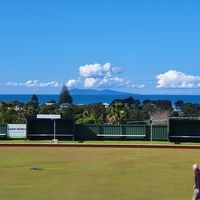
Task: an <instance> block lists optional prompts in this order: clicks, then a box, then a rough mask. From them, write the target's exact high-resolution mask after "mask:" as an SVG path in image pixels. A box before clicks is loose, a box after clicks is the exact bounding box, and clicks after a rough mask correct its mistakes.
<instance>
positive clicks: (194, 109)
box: [182, 103, 200, 117]
mask: <svg viewBox="0 0 200 200" xmlns="http://www.w3.org/2000/svg"><path fill="white" fill-rule="evenodd" d="M182 116H183V117H199V116H200V104H192V103H185V104H183V106H182Z"/></svg>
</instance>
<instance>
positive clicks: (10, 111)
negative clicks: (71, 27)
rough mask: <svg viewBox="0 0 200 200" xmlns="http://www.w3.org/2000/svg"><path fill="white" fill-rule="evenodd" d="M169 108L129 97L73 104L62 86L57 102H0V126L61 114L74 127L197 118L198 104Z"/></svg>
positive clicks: (164, 102) (159, 102)
mask: <svg viewBox="0 0 200 200" xmlns="http://www.w3.org/2000/svg"><path fill="white" fill-rule="evenodd" d="M175 107H176V109H177V110H176V109H173V106H172V103H171V101H169V100H157V101H152V100H144V101H143V102H140V101H139V100H136V99H134V98H133V97H128V98H125V99H115V100H113V101H112V103H111V104H110V105H109V106H108V107H105V106H104V105H103V104H102V103H93V104H89V105H75V104H73V99H72V97H71V95H70V94H69V91H68V89H67V87H66V86H63V88H62V91H61V93H60V96H59V101H58V102H56V101H55V100H51V101H49V102H48V103H47V104H39V102H38V98H37V96H36V95H33V96H32V98H31V100H30V101H29V102H27V103H22V102H19V101H12V102H3V101H2V102H0V124H5V123H26V119H27V118H28V117H33V116H36V115H37V114H61V115H62V117H63V118H68V117H73V118H74V119H75V121H76V123H77V124H104V123H107V124H126V123H132V122H135V121H146V120H153V121H158V120H159V121H160V120H167V119H168V118H169V117H178V116H179V117H198V116H200V104H192V103H184V102H183V101H177V102H176V103H175Z"/></svg>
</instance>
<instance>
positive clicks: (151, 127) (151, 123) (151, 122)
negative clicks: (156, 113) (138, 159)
mask: <svg viewBox="0 0 200 200" xmlns="http://www.w3.org/2000/svg"><path fill="white" fill-rule="evenodd" d="M149 122H150V125H151V126H150V129H151V130H150V132H151V133H150V134H151V141H153V121H152V120H150V121H149Z"/></svg>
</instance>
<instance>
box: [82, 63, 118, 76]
mask: <svg viewBox="0 0 200 200" xmlns="http://www.w3.org/2000/svg"><path fill="white" fill-rule="evenodd" d="M121 71H122V70H121V68H119V67H112V66H111V64H110V63H106V64H104V65H102V64H98V63H96V64H87V65H83V66H80V67H79V73H80V76H81V77H86V78H91V77H92V78H97V77H112V76H113V74H114V73H120V72H121Z"/></svg>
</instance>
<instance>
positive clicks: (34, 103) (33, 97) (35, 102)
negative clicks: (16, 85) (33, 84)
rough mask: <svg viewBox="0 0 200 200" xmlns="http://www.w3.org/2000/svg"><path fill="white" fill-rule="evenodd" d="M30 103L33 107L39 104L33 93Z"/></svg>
mask: <svg viewBox="0 0 200 200" xmlns="http://www.w3.org/2000/svg"><path fill="white" fill-rule="evenodd" d="M31 103H32V104H33V105H34V106H35V108H38V106H39V102H38V97H37V96H36V95H35V94H33V96H32V98H31Z"/></svg>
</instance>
